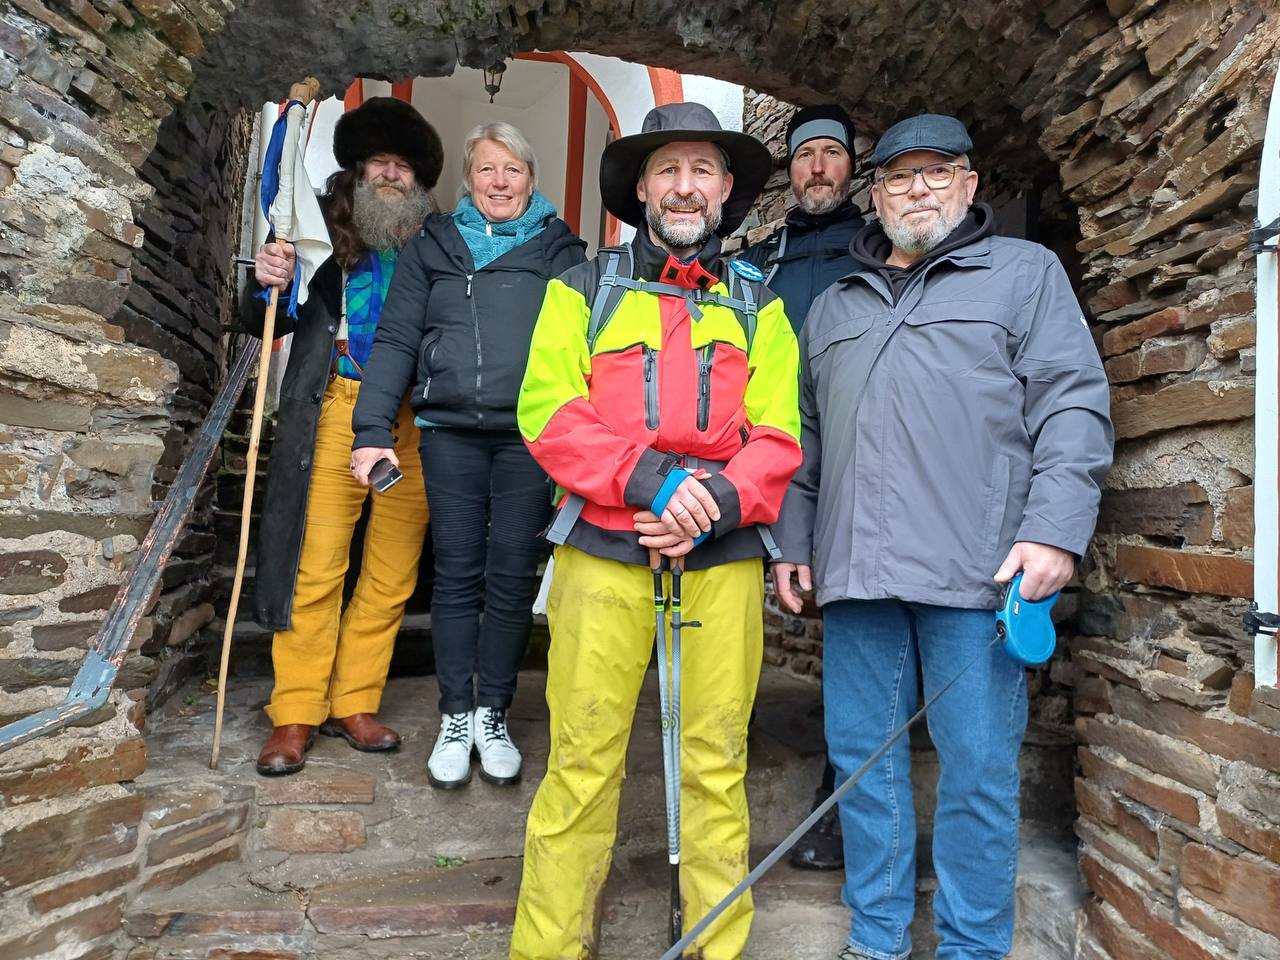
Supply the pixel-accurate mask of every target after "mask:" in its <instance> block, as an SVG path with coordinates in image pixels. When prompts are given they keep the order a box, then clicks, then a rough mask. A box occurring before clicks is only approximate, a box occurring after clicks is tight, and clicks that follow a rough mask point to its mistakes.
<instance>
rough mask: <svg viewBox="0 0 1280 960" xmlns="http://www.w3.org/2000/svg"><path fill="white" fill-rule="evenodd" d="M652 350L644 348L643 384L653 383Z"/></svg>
mask: <svg viewBox="0 0 1280 960" xmlns="http://www.w3.org/2000/svg"><path fill="white" fill-rule="evenodd" d="M654 359H655V358H654V355H653V350H652V349H651V348H649V347H645V348H644V382H645V383H651V382H652V381H653V366H654Z"/></svg>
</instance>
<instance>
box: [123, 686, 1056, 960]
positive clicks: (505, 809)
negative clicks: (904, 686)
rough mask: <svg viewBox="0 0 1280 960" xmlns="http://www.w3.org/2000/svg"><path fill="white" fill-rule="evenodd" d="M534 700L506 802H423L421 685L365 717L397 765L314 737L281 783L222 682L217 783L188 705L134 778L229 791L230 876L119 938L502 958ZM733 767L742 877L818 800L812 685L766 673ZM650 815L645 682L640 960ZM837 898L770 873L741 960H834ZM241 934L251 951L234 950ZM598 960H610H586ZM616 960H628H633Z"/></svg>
mask: <svg viewBox="0 0 1280 960" xmlns="http://www.w3.org/2000/svg"><path fill="white" fill-rule="evenodd" d="M544 685H545V674H544V673H541V672H539V671H525V672H523V673H522V674H521V678H520V688H519V691H518V694H517V697H516V701H515V703H514V704H513V706H512V709H511V711H510V714H509V719H510V725H511V729H512V734H513V736H514V738H515V739H516V742H517V743H519V745H520V746H521V748H522V750H523V751H524V753H525V758H526V768H525V779H524V780H523V782H521V783H519V784H516V785H513V786H509V787H496V786H493V785H490V784H487V783H484V782H483V781H481V780H480V778H479V777H478V776H477V777H475V778H474V780H473V782H472V783H471V784H470V785H469V786H468V787H467V788H466V789H463V790H456V791H440V790H434V789H432V788H431V787H430V786H429V784H428V782H427V777H426V770H425V766H426V759H427V755H428V753H429V751H430V749H431V746H432V743H433V741H434V735H435V730H436V727H437V725H438V715H437V714H436V710H435V702H436V698H437V689H436V685H435V681H434V678H433V677H405V678H393V679H392V680H391V682H390V683H389V685H388V688H387V691H386V693H385V695H384V699H383V709H382V711H381V716H382V717H383V718H384V719H385V720H386V721H387V722H389V723H391V724H392V725H393V726H395V727H396V728H397V729H399V730H400V732H401V733H402V735H403V736H404V738H405V739H404V745H403V746H402V748H401V749H400V750H399V751H397V752H395V753H391V754H364V753H358V752H356V751H353V750H351V749H350V748H349V747H348V746H347V744H346V743H345V742H343V741H340V740H335V739H330V738H326V737H320V738H318V739H317V741H316V743H315V745H314V747H313V748H312V749H311V751H310V753H309V755H308V763H307V767H306V769H305V770H303V771H302V772H301V773H299V774H297V775H294V776H291V777H285V778H263V777H260V776H258V775H257V774H256V772H255V771H254V765H253V762H254V758H255V757H256V754H257V751H258V748H259V747H260V745H261V743H262V741H263V740H264V739H265V737H266V735H267V733H268V732H269V729H270V727H269V724H268V722H267V720H266V718H265V716H263V714H262V712H261V707H262V705H263V703H264V702H265V700H266V699H267V696H268V694H269V692H270V689H269V686H270V685H269V681H267V680H265V679H263V678H253V677H250V678H235V679H234V680H233V682H232V683H231V684H230V685H229V688H228V691H227V700H228V702H227V712H226V717H227V725H226V728H225V730H224V737H223V747H222V761H221V764H220V769H219V770H218V771H217V772H216V773H211V772H210V771H209V770H208V768H207V766H206V763H207V757H208V738H209V732H210V730H211V727H212V719H211V718H212V705H213V701H212V697H211V696H209V695H207V694H206V695H203V696H202V697H201V698H200V702H199V703H197V704H195V705H194V706H191V707H188V708H184V710H183V715H181V716H166V715H158V716H156V717H154V718H152V726H151V730H150V735H149V750H150V755H151V760H150V765H149V768H148V771H147V772H146V773H145V774H144V775H143V777H142V778H141V783H142V785H143V786H144V787H145V788H146V789H148V790H167V791H168V793H169V794H172V793H173V791H175V790H176V791H181V790H184V789H185V790H188V791H198V790H200V789H204V787H206V786H207V787H209V788H210V789H216V790H217V791H219V792H221V793H222V794H223V795H224V796H225V795H228V791H229V792H230V795H234V796H236V797H251V798H252V799H251V801H250V804H251V805H250V815H249V817H248V818H247V825H246V826H245V827H244V828H243V835H242V837H241V840H240V843H239V850H240V856H239V859H235V860H234V861H233V862H222V863H217V864H216V865H213V866H212V867H210V868H209V869H207V870H205V871H204V872H203V873H201V874H200V875H199V876H196V877H195V878H194V879H191V880H189V881H187V882H185V883H183V884H181V885H178V886H175V887H173V888H172V889H169V890H154V891H151V892H149V893H148V894H146V896H145V897H144V898H143V899H142V900H141V901H139V903H137V904H136V905H135V908H134V910H133V911H132V912H131V915H130V931H131V933H132V934H133V935H134V936H135V937H137V938H139V940H140V942H146V943H147V944H150V946H151V947H152V948H154V949H155V950H156V951H157V952H155V953H153V954H145V953H140V954H139V955H138V957H139V958H144V957H153V958H155V960H159V958H161V957H165V958H172V960H205V958H206V957H211V956H217V957H222V956H233V955H234V954H232V953H217V952H216V950H220V949H224V948H225V949H226V950H230V947H228V946H226V943H231V941H235V943H238V944H241V946H238V947H236V949H243V950H257V951H259V953H250V955H251V956H254V957H259V956H261V957H262V958H275V957H276V956H277V955H276V954H273V953H270V952H269V951H270V950H273V949H277V948H279V949H280V950H283V951H286V952H285V953H281V954H280V955H279V956H281V957H285V958H287V957H289V956H297V957H302V956H307V957H310V956H323V957H326V958H330V957H334V958H339V960H342V958H343V957H345V956H346V955H347V953H346V951H348V948H350V950H351V951H352V952H351V953H350V956H352V957H353V958H354V957H356V956H363V954H360V953H359V952H358V951H355V947H354V944H356V943H357V942H358V941H363V942H365V943H374V942H381V941H382V940H384V939H387V938H390V939H391V940H394V941H395V943H397V944H398V945H399V946H398V947H397V948H396V949H395V950H392V949H390V948H388V950H387V951H383V952H376V951H375V952H374V953H371V954H368V955H369V956H375V957H379V958H381V957H387V958H388V960H390V958H391V957H395V958H400V957H408V956H424V957H425V956H430V957H458V958H462V957H474V958H480V957H495V958H496V957H500V956H505V948H506V939H505V937H506V936H508V935H507V934H505V933H504V931H507V930H509V926H510V922H511V917H512V916H513V915H514V904H515V895H516V891H517V889H518V881H519V872H520V857H521V854H522V852H523V839H524V821H525V817H526V815H527V811H528V808H529V804H530V803H531V801H532V798H533V794H534V792H535V790H536V787H537V783H538V781H539V780H540V778H541V774H542V771H543V769H544V768H545V764H546V755H547V749H548V735H547V728H546V705H545V702H544V692H543V687H544ZM912 737H913V739H912V753H913V773H914V776H913V779H914V781H915V798H916V803H917V807H918V809H919V823H920V828H921V830H922V831H923V832H922V835H921V837H920V843H919V847H920V854H919V862H920V907H919V909H918V911H917V913H918V916H917V923H916V938H917V941H918V942H919V943H921V944H927V943H930V942H931V940H930V936H931V934H930V932H929V931H930V928H931V923H932V921H931V915H930V912H929V905H928V897H929V893H930V891H931V889H932V885H933V883H934V881H933V878H932V874H931V869H930V866H929V857H928V845H929V836H928V833H929V829H930V819H931V818H930V813H931V811H932V807H933V799H934V783H935V782H936V776H937V760H936V756H935V755H934V754H933V751H932V749H931V747H930V745H929V742H928V737H927V734H926V733H925V731H924V729H923V728H920V729H919V730H913V732H912ZM748 750H749V760H748V771H749V772H748V777H747V792H748V798H749V802H750V805H751V813H752V839H753V843H754V844H755V845H756V849H755V850H754V851H753V858H752V859H753V862H758V860H759V859H760V858H761V857H763V856H764V854H765V853H766V852H767V851H768V849H769V847H770V846H771V845H772V844H773V843H775V842H777V841H778V840H781V839H782V838H783V837H785V836H786V835H787V834H788V833H789V832H790V831H791V830H792V829H793V828H794V826H795V824H796V823H797V822H798V821H799V820H800V819H801V818H802V817H803V816H804V815H805V814H806V813H807V812H808V810H809V805H810V803H811V802H812V794H813V789H814V787H815V786H816V784H817V782H818V778H819V774H820V770H821V766H822V760H823V752H824V743H823V740H822V734H821V726H820V711H819V710H818V708H817V696H816V689H815V688H814V686H813V685H812V684H811V683H809V682H806V681H801V680H796V679H793V678H790V677H787V676H784V675H781V674H778V673H773V672H768V673H766V674H765V675H764V677H763V679H762V682H761V687H760V692H759V696H758V698H757V708H756V712H755V717H754V720H753V724H752V729H751V734H750V737H749V742H748ZM1063 750H1064V747H1063V746H1062V745H1060V744H1049V745H1045V746H1039V747H1038V746H1035V745H1031V746H1030V747H1029V749H1028V751H1027V756H1030V757H1031V758H1032V759H1031V761H1028V759H1027V756H1024V764H1023V766H1024V777H1028V776H1032V775H1034V776H1041V777H1042V779H1043V778H1044V777H1045V776H1047V774H1045V773H1044V771H1046V770H1049V771H1052V770H1055V769H1057V767H1056V766H1055V765H1054V763H1047V762H1041V761H1040V760H1036V759H1035V757H1036V756H1037V755H1038V754H1039V753H1043V754H1044V755H1045V756H1047V757H1051V758H1055V763H1056V758H1057V754H1059V753H1062V752H1063ZM1065 751H1066V756H1067V766H1066V770H1067V776H1068V780H1067V781H1066V783H1067V786H1063V787H1061V788H1060V789H1065V790H1067V791H1069V783H1070V780H1069V775H1070V746H1069V745H1066V747H1065ZM202 785H204V786H202ZM663 796H664V793H663V785H662V767H661V749H660V731H659V725H658V707H657V689H656V674H654V673H652V672H651V673H650V676H649V677H648V678H647V680H646V683H645V686H644V689H643V691H642V694H641V698H640V703H639V706H638V708H637V711H636V717H635V722H634V725H633V729H632V738H631V743H630V747H629V753H628V764H627V776H626V779H625V782H624V784H623V794H622V802H621V808H620V812H619V817H618V839H617V843H616V847H615V857H614V870H613V874H612V877H611V880H610V884H609V889H608V898H607V904H608V913H607V917H608V923H607V924H606V936H605V939H606V941H609V940H613V942H615V943H618V944H624V945H631V946H634V945H636V944H643V945H644V950H645V951H649V950H650V947H652V951H653V956H654V957H655V958H656V957H657V956H658V955H659V954H660V953H661V952H662V947H663V943H662V936H661V931H662V929H663V927H664V925H665V918H664V917H665V913H664V911H665V904H666V893H665V890H666V882H667V875H666V862H665V837H666V824H665V812H664V801H663ZM212 815H213V814H210V816H212ZM1027 822H1028V825H1029V828H1030V829H1034V828H1035V827H1036V823H1037V822H1036V820H1035V818H1028V821H1027ZM1069 847H1070V841H1069V840H1068V848H1069ZM1029 849H1036V847H1035V846H1034V845H1032V846H1031V847H1029ZM1046 862H1047V863H1048V867H1045V866H1044V864H1040V865H1039V866H1037V867H1036V868H1035V869H1031V870H1030V871H1029V872H1028V876H1029V877H1031V878H1036V883H1037V884H1038V885H1036V886H1033V887H1031V888H1029V889H1028V890H1027V891H1026V892H1025V895H1024V894H1023V892H1022V891H1020V896H1022V897H1023V899H1024V900H1025V901H1026V902H1027V903H1028V904H1032V905H1034V907H1035V910H1036V913H1037V915H1040V914H1046V910H1047V913H1048V914H1049V915H1053V916H1056V914H1055V913H1054V911H1055V910H1057V909H1058V908H1059V907H1061V906H1062V905H1064V904H1069V903H1070V897H1068V896H1065V895H1064V894H1063V892H1062V890H1061V889H1059V888H1058V887H1055V886H1054V885H1053V883H1052V882H1050V881H1051V880H1053V878H1054V877H1055V876H1057V874H1063V875H1065V876H1066V877H1068V879H1069V880H1070V881H1071V882H1074V879H1075V868H1074V859H1073V855H1072V854H1071V852H1070V850H1068V853H1067V857H1066V860H1061V859H1059V860H1053V859H1050V860H1048V861H1046ZM1055 871H1056V873H1055ZM1046 878H1047V879H1046ZM839 885H840V876H839V875H835V876H833V875H831V874H814V873H808V872H804V871H796V870H794V869H792V868H791V867H790V866H789V865H787V864H785V863H784V864H780V865H779V866H778V867H776V868H775V870H774V871H773V872H772V873H771V874H770V875H769V876H768V877H767V878H766V879H765V880H764V881H762V885H761V888H760V893H759V897H758V903H759V911H758V916H757V921H756V928H755V929H756V933H755V934H754V935H753V942H752V947H751V949H750V950H749V951H748V953H747V954H746V956H747V957H749V958H755V957H760V958H764V957H778V956H789V957H799V958H807V957H809V956H812V957H813V958H814V960H817V958H819V957H825V958H830V957H833V956H834V955H835V953H837V952H838V948H839V945H840V944H841V943H842V942H843V940H844V936H845V934H846V933H847V922H848V920H847V916H846V915H845V911H844V908H843V907H842V906H841V905H840V901H839ZM1064 909H1068V912H1069V908H1064ZM798 917H799V918H804V919H797V918H798ZM1037 929H1038V930H1039V933H1038V934H1037V935H1036V936H1035V937H1033V938H1032V939H1031V940H1028V942H1029V943H1034V944H1036V945H1037V949H1041V952H1040V953H1036V954H1034V955H1031V954H1029V955H1028V957H1029V958H1030V957H1032V956H1034V958H1035V960H1057V958H1058V957H1059V956H1062V957H1066V956H1069V954H1059V953H1056V952H1053V951H1054V950H1055V949H1056V948H1055V947H1052V946H1049V947H1043V949H1042V945H1043V944H1044V943H1046V942H1047V943H1050V944H1052V943H1054V942H1056V941H1061V939H1062V936H1063V934H1062V931H1063V930H1067V929H1073V928H1072V925H1071V923H1070V921H1069V920H1067V919H1062V918H1058V919H1056V920H1054V921H1053V922H1051V923H1048V925H1047V926H1044V927H1043V929H1041V928H1037ZM250 930H255V931H258V932H257V933H254V934H253V936H252V937H251V938H250V940H245V939H244V937H245V936H247V935H248V932H249V931H250ZM1028 936H1030V934H1029V935H1028ZM236 937H240V938H241V939H240V940H236ZM797 937H799V938H800V939H802V940H803V941H804V943H805V944H813V948H812V952H804V951H808V950H809V947H808V946H805V947H804V948H803V951H802V952H799V953H797V952H796V950H795V949H793V948H792V946H789V945H788V944H789V942H790V943H792V944H794V943H795V942H799V941H797V940H796V938H797ZM218 938H222V940H219V939H218ZM255 938H256V939H255ZM788 938H790V941H789V940H788ZM1055 938H1056V941H1055ZM215 941H217V942H215ZM223 941H226V943H224V942H223ZM250 941H252V942H250ZM244 944H249V945H248V946H244ZM606 946H607V944H606ZM619 949H620V951H621V950H626V949H627V947H626V946H623V947H621V948H619ZM290 950H292V951H294V953H293V954H289V953H288V952H287V951H290ZM1044 950H1048V951H1049V952H1043V951H1044ZM166 951H167V952H166ZM202 951H203V952H202ZM486 951H487V952H486ZM771 951H772V952H771ZM610 955H611V954H610V952H609V950H608V949H606V950H605V952H604V953H602V956H604V957H609V956H610ZM612 955H614V956H619V957H621V956H622V955H623V953H622V952H618V953H616V954H612ZM626 955H627V957H628V960H630V958H632V957H634V956H637V955H645V956H647V955H648V954H647V953H641V954H637V953H635V952H634V951H631V952H628V953H627V954H626Z"/></svg>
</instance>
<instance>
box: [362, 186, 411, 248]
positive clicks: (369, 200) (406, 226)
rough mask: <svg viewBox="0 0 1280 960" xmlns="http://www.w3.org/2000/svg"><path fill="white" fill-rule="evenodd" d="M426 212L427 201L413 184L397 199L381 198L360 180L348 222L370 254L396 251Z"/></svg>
mask: <svg viewBox="0 0 1280 960" xmlns="http://www.w3.org/2000/svg"><path fill="white" fill-rule="evenodd" d="M430 212H431V198H430V196H428V194H427V191H426V190H424V189H422V187H420V186H419V185H418V184H416V183H415V184H414V185H413V186H412V187H410V188H409V189H408V190H407V191H406V192H405V193H403V194H401V195H399V196H395V197H385V196H382V195H381V194H379V193H378V190H377V188H376V187H375V186H374V184H372V183H370V182H369V181H368V180H362V181H360V183H358V184H356V188H355V191H354V194H353V197H352V209H351V222H352V224H353V225H354V226H355V228H356V232H357V233H359V234H360V239H361V240H362V241H364V245H365V246H366V247H368V248H369V249H370V250H390V249H398V248H399V247H402V246H404V243H405V241H406V240H408V239H409V238H410V237H411V236H413V231H415V230H417V229H418V227H420V226H422V221H423V220H425V219H426V217H427V214H428V213H430Z"/></svg>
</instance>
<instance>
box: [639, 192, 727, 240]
mask: <svg viewBox="0 0 1280 960" xmlns="http://www.w3.org/2000/svg"><path fill="white" fill-rule="evenodd" d="M669 210H680V211H685V212H687V211H690V210H699V211H701V213H702V219H701V221H700V222H697V223H687V222H684V221H679V222H675V221H672V220H670V219H669V218H668V216H667V212H668V211H669ZM721 210H722V207H721V206H720V205H719V204H717V205H716V208H715V209H714V210H708V209H707V204H706V202H705V201H703V200H702V198H701V197H696V198H694V197H678V196H676V195H675V194H674V193H668V194H667V195H666V196H665V197H663V198H662V200H661V201H660V202H659V203H658V204H657V205H656V206H655V205H654V203H653V201H650V202H648V203H646V204H645V205H644V218H645V220H646V221H647V222H648V224H649V226H650V227H651V228H652V229H653V232H654V233H655V234H656V235H657V237H658V239H659V240H661V241H662V242H663V243H665V244H666V245H667V246H668V247H672V248H674V249H676V250H685V249H688V248H690V247H701V246H702V245H703V244H704V243H706V242H707V241H708V240H709V239H711V235H712V234H714V233H715V232H716V229H717V228H718V227H719V226H720V220H721Z"/></svg>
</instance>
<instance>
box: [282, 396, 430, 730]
mask: <svg viewBox="0 0 1280 960" xmlns="http://www.w3.org/2000/svg"><path fill="white" fill-rule="evenodd" d="M359 389H360V383H359V381H356V380H348V379H346V378H344V377H338V378H336V379H334V380H331V381H330V382H329V386H328V388H327V389H326V390H325V394H324V400H323V401H322V404H321V408H320V422H319V424H318V426H317V428H316V452H315V456H314V457H312V461H311V462H312V467H311V489H310V491H309V492H308V494H307V522H306V527H305V530H304V533H303V537H302V555H301V557H300V559H299V563H298V581H297V585H296V586H295V587H294V591H293V620H292V622H291V625H290V629H288V630H284V631H281V632H280V633H277V634H276V635H275V638H274V640H273V642H272V644H271V659H272V662H273V664H274V666H275V687H274V689H273V690H272V691H271V702H270V703H269V704H268V705H267V715H268V716H269V717H271V722H272V723H273V724H275V725H276V726H277V727H278V726H283V725H284V724H286V723H306V724H310V725H312V726H318V725H319V724H321V723H323V722H324V721H325V720H326V719H327V718H328V717H330V716H334V717H349V716H351V715H352V714H354V713H376V712H377V711H378V705H379V704H380V703H381V701H382V688H383V687H384V686H385V685H386V682H387V667H388V666H389V665H390V663H391V651H392V648H393V647H394V646H395V640H396V634H397V633H399V631H400V623H401V621H402V620H403V619H404V605H405V603H406V602H407V601H408V599H409V597H410V596H411V595H412V593H413V588H414V586H415V584H416V583H417V580H418V559H419V558H420V557H421V556H422V545H423V542H424V540H425V538H426V530H427V497H426V492H425V490H424V488H423V485H422V463H421V461H420V460H419V459H418V428H417V427H415V426H414V425H413V413H412V411H411V410H410V409H409V406H408V404H406V405H405V406H403V407H402V408H401V410H400V416H399V418H398V419H397V420H396V424H397V425H396V427H395V428H394V429H395V437H396V445H395V451H396V457H397V458H398V459H399V461H400V472H401V473H403V474H404V479H403V480H401V481H400V482H399V483H397V484H396V485H395V486H394V487H392V488H391V489H390V490H388V491H387V492H386V493H371V492H370V491H371V488H369V487H362V486H360V484H359V483H357V482H356V480H355V478H354V477H353V476H352V475H351V443H352V441H353V440H354V434H353V433H352V432H351V412H352V410H354V409H355V405H356V396H357V394H358V392H359ZM368 496H372V497H373V506H372V508H371V511H370V515H369V524H368V527H367V528H366V530H365V536H364V555H363V559H362V560H361V563H360V577H359V580H358V581H357V582H356V588H355V593H354V594H353V595H352V597H351V602H350V603H348V604H347V609H346V611H345V612H344V611H343V610H342V585H343V581H344V580H345V579H346V575H347V567H348V566H349V560H350V553H351V537H352V534H353V533H354V532H355V527H356V522H357V521H358V520H359V519H360V511H361V508H362V507H363V506H364V501H365V498H366V497H368Z"/></svg>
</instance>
